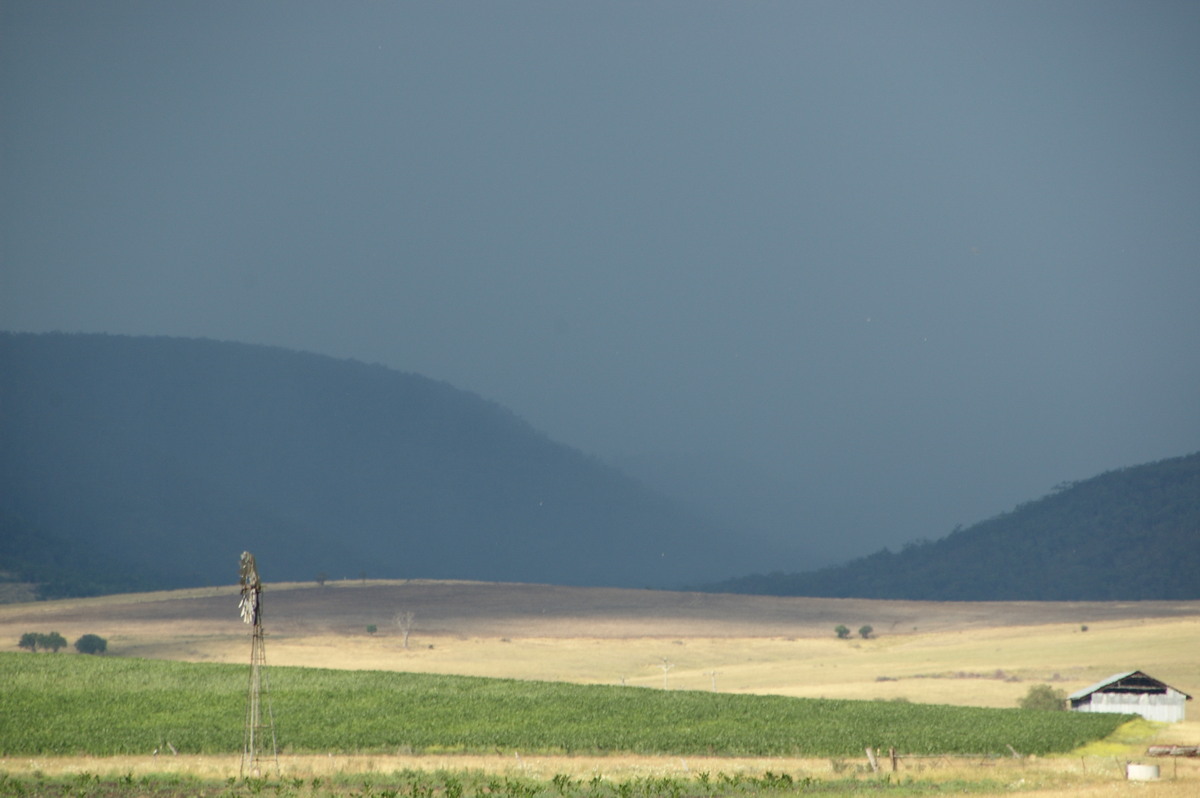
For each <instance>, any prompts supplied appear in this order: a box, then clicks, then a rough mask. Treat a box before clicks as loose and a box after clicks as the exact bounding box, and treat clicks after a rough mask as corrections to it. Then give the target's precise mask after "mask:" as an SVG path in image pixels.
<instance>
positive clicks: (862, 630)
mask: <svg viewBox="0 0 1200 798" xmlns="http://www.w3.org/2000/svg"><path fill="white" fill-rule="evenodd" d="M873 634H875V629H874V628H873V627H872V626H871V624H869V623H864V624H863V625H862V626H860V627H858V636H859V637H861V638H862V639H863V640H867V639H869V638H870V637H871V635H873Z"/></svg>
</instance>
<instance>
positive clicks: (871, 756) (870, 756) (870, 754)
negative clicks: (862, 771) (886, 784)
mask: <svg viewBox="0 0 1200 798" xmlns="http://www.w3.org/2000/svg"><path fill="white" fill-rule="evenodd" d="M867 761H868V762H870V763H871V770H872V771H874V772H875V773H878V772H879V760H877V759H876V758H875V752H874V751H872V750H871V746H869V745H868V746H867Z"/></svg>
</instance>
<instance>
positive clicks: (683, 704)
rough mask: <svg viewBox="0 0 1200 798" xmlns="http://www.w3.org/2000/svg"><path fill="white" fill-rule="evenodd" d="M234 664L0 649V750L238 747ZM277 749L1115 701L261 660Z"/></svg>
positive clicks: (985, 745) (1036, 730) (1080, 736)
mask: <svg viewBox="0 0 1200 798" xmlns="http://www.w3.org/2000/svg"><path fill="white" fill-rule="evenodd" d="M248 672H249V668H248V666H237V665H215V664H196V663H186V662H162V661H154V660H133V659H116V658H105V657H81V656H67V655H33V654H0V684H3V685H4V689H3V690H2V691H0V754H2V755H13V754H93V755H101V756H103V755H114V754H136V753H147V752H149V751H152V750H153V749H155V748H162V747H164V746H166V745H167V744H168V743H169V744H170V745H171V746H173V747H174V748H175V749H176V750H178V751H180V752H186V753H228V752H236V751H238V750H240V748H241V745H242V724H243V722H244V718H245V706H246V694H247V690H248V683H249V679H248ZM266 673H267V679H266V685H267V694H266V697H265V698H264V699H263V706H264V714H266V710H269V714H270V717H272V718H273V720H274V726H275V732H276V739H277V740H278V744H279V747H280V750H281V751H291V752H297V753H299V752H338V753H350V752H388V751H396V750H406V751H408V750H410V751H416V752H482V751H489V752H490V751H494V750H497V749H499V750H503V751H524V752H535V751H538V752H563V753H581V752H617V751H622V752H631V753H640V754H678V755H704V754H710V755H718V756H820V757H840V756H849V755H859V754H861V753H862V751H863V749H864V747H867V746H871V747H875V748H880V749H887V748H889V747H895V748H896V749H897V750H898V751H900V752H903V753H911V754H935V753H949V754H953V753H959V754H1007V753H1009V746H1011V747H1012V748H1013V749H1015V750H1016V751H1019V752H1021V753H1026V754H1045V753H1054V752H1062V751H1069V750H1071V749H1073V748H1077V747H1078V746H1080V745H1082V744H1084V743H1086V742H1090V741H1092V740H1096V739H1099V738H1101V737H1104V736H1106V735H1108V734H1109V733H1111V732H1112V731H1113V730H1114V729H1115V728H1116V727H1117V726H1118V725H1120V724H1121V723H1122V722H1124V721H1125V720H1127V719H1128V718H1127V717H1126V716H1121V715H1101V714H1075V713H1068V712H1037V711H1027V710H1019V709H980V708H973V707H952V706H935V705H925V704H905V703H881V702H870V701H831V700H815V699H796V698H787V697H783V696H752V695H731V694H720V693H710V692H690V691H670V692H668V691H663V690H653V689H647V688H636V687H607V686H585V685H574V684H562V683H551V682H529V681H517V680H508V679H484V678H475V677H463V676H434V675H423V674H408V673H391V672H379V671H335V670H321V669H313V668H283V667H279V668H274V667H273V668H269V669H267V671H266Z"/></svg>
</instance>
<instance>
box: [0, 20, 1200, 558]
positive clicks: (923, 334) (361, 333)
mask: <svg viewBox="0 0 1200 798" xmlns="http://www.w3.org/2000/svg"><path fill="white" fill-rule="evenodd" d="M1198 42H1200V4H1197V3H1194V2H1180V3H1168V2H1125V3H1111V2H1093V1H1091V0H1089V1H1088V2H1020V1H1019V0H1012V1H1005V2H959V1H958V0H955V1H954V2H904V3H900V2H886V3H884V2H842V1H841V0H839V1H838V2H787V3H732V2H731V3H716V2H654V3H648V2H636V3H620V2H603V3H601V2H588V3H564V2H557V1H555V2H537V3H534V2H509V3H505V2H498V3H493V2H472V3H458V2H443V3H419V2H418V3H409V2H405V3H391V2H330V3H305V2H269V1H259V2H245V1H243V0H238V2H169V3H164V2H157V1H156V2H121V1H115V2H102V3H93V2H67V3H63V2H47V1H46V0H36V1H35V2H26V1H25V0H6V2H4V3H2V4H0V137H2V138H0V259H2V261H0V327H3V328H7V329H12V330H26V331H48V330H64V331H86V332H113V333H130V334H162V335H179V336H200V337H210V338H217V339H225V340H238V341H246V342H252V343H266V344H274V345H282V346H287V347H290V348H297V349H304V350H310V351H315V352H321V353H326V354H331V355H336V356H339V357H353V358H357V359H360V360H364V361H368V362H381V363H384V364H387V365H389V366H392V367H394V368H397V369H400V370H403V371H412V372H417V373H420V374H424V375H427V376H430V377H434V378H437V379H444V380H447V381H449V382H451V383H453V384H454V385H456V386H458V387H461V388H466V389H469V390H472V391H475V392H477V393H480V394H482V395H484V396H486V397H487V398H489V399H492V400H495V401H497V402H499V403H501V404H503V405H506V406H507V407H509V408H511V409H512V410H514V411H515V412H516V413H517V414H519V415H520V416H522V417H524V418H525V419H526V420H528V421H529V422H530V423H531V424H533V425H534V426H535V427H537V428H539V429H541V430H543V431H545V432H547V433H548V434H549V435H551V436H552V437H553V438H555V439H557V440H560V441H562V442H564V443H567V444H570V445H572V446H575V447H578V448H580V449H583V450H584V451H587V452H591V453H594V454H597V455H600V456H602V457H605V458H610V459H613V460H614V461H615V460H620V459H621V458H624V457H626V456H631V455H633V456H649V457H660V456H668V457H674V458H677V459H678V458H679V457H681V456H682V457H684V458H686V459H689V460H694V461H695V462H711V461H714V460H715V461H720V462H723V463H726V464H733V463H736V464H739V466H738V468H741V469H744V470H745V471H746V472H748V473H752V474H762V475H769V479H768V480H767V481H765V482H764V483H763V486H760V490H759V493H758V494H756V498H755V499H754V501H761V502H762V503H763V504H765V505H768V506H769V507H771V508H774V509H773V510H772V511H770V512H765V515H769V516H771V518H772V519H773V520H772V521H771V522H770V523H769V524H768V525H772V524H773V527H772V530H771V531H772V532H773V533H774V534H779V535H783V534H788V535H794V536H796V537H797V538H799V539H802V540H805V541H808V542H810V543H811V547H812V548H811V550H812V551H813V552H816V554H815V555H814V557H815V558H816V559H820V557H822V556H825V557H835V556H853V555H856V554H861V553H866V552H867V551H870V550H874V549H877V548H879V547H880V546H882V545H885V544H886V545H891V546H893V547H896V546H898V545H899V544H900V543H903V542H905V541H908V540H911V539H913V538H916V537H931V538H932V537H940V536H942V535H944V534H946V533H947V532H949V531H950V529H951V528H952V527H953V526H954V525H955V524H958V523H968V524H969V523H972V522H974V521H978V520H981V519H983V518H985V517H988V516H991V515H994V514H996V513H998V512H1001V511H1005V510H1008V509H1011V507H1012V506H1013V505H1014V504H1015V503H1017V502H1020V501H1024V500H1027V499H1032V498H1035V497H1037V496H1039V495H1041V494H1043V493H1045V492H1047V491H1048V490H1049V489H1050V488H1051V487H1052V486H1053V485H1055V484H1056V483H1058V482H1060V481H1062V480H1071V479H1081V478H1086V477H1088V476H1092V475H1094V474H1096V473H1099V472H1101V471H1104V470H1108V469H1111V468H1115V467H1120V466H1125V465H1133V464H1136V463H1140V462H1145V461H1149V460H1155V459H1159V458H1162V457H1168V456H1174V455H1180V454H1184V453H1188V452H1191V451H1195V450H1197V449H1200V56H1198V55H1197V52H1198V50H1197V47H1198V44H1197V43H1198ZM742 498H743V499H744V500H745V499H746V498H747V497H745V496H743V497H742ZM778 565H781V566H783V567H785V569H786V570H796V568H795V567H793V564H791V563H786V564H778ZM795 565H805V564H804V563H799V564H795Z"/></svg>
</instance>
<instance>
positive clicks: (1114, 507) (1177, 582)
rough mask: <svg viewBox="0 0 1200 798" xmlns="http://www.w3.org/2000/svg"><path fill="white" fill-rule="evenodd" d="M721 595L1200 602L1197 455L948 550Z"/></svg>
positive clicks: (1011, 516)
mask: <svg viewBox="0 0 1200 798" xmlns="http://www.w3.org/2000/svg"><path fill="white" fill-rule="evenodd" d="M711 589H712V590H717V591H728V592H741V593H757V594H765V595H777V596H827V597H853V598H881V599H923V600H937V601H1011V600H1067V601H1108V600H1141V599H1197V598H1200V453H1197V454H1192V455H1188V456H1186V457H1178V458H1173V459H1169V460H1162V461H1160V462H1156V463H1150V464H1148V465H1141V466H1136V467H1131V468H1124V469H1120V470H1117V471H1110V472H1108V473H1105V474H1101V475H1100V476H1097V477H1093V478H1091V479H1087V480H1084V481H1082V482H1077V483H1072V484H1065V485H1060V486H1059V487H1058V488H1057V489H1056V490H1055V491H1054V492H1053V493H1051V494H1050V495H1048V496H1045V497H1044V498H1041V499H1038V500H1036V501H1031V502H1028V503H1026V504H1022V505H1020V506H1019V507H1017V508H1016V509H1015V510H1013V511H1012V512H1010V513H1006V514H1004V515H1000V516H998V517H996V518H992V519H990V520H987V521H984V522H982V523H979V524H975V525H974V526H971V527H969V528H966V529H958V530H955V531H954V532H953V533H952V534H950V535H949V536H947V537H946V538H943V539H941V540H936V541H933V542H922V543H919V544H915V545H910V546H907V547H905V548H904V549H903V550H902V551H900V552H898V553H894V552H891V551H889V550H887V549H884V550H882V551H879V552H877V553H875V554H872V555H870V556H868V557H863V558H861V559H857V560H854V561H852V562H849V563H846V564H845V565H840V566H836V567H831V568H825V569H822V570H819V571H811V572H807V573H791V574H787V573H772V574H767V575H755V576H748V577H744V578H740V579H733V580H729V581H726V582H722V583H720V584H717V585H713V586H712V587H711Z"/></svg>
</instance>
